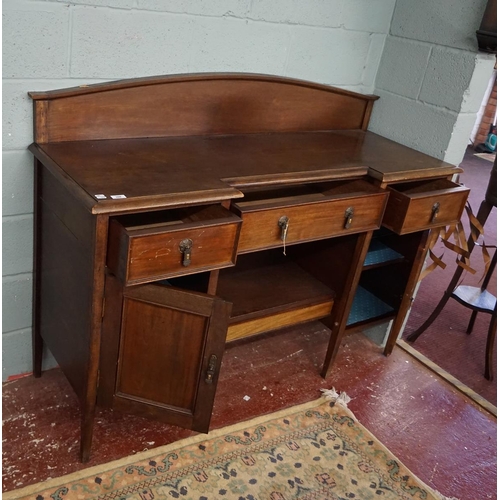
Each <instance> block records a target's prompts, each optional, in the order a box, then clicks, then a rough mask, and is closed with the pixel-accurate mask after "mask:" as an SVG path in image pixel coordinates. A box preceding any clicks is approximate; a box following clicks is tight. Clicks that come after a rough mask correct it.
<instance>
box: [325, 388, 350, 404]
mask: <svg viewBox="0 0 500 500" xmlns="http://www.w3.org/2000/svg"><path fill="white" fill-rule="evenodd" d="M321 392H322V393H323V396H324V397H325V398H326V399H327V401H333V402H335V403H338V404H339V405H341V406H343V407H345V408H347V405H348V404H349V401H351V398H350V397H349V396H348V395H347V394H346V393H345V392H344V391H342V392H341V393H340V394H339V393H338V392H337V391H336V390H335V387H332V388H331V389H321Z"/></svg>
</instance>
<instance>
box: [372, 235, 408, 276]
mask: <svg viewBox="0 0 500 500" xmlns="http://www.w3.org/2000/svg"><path fill="white" fill-rule="evenodd" d="M402 261H404V256H403V255H401V254H400V253H399V252H396V251H395V250H393V249H392V248H390V247H388V246H387V245H384V243H382V242H381V241H380V240H372V241H371V243H370V248H369V249H368V253H367V254H366V258H365V262H364V264H363V269H364V270H366V269H373V268H374V267H379V266H383V265H386V264H391V263H394V262H402Z"/></svg>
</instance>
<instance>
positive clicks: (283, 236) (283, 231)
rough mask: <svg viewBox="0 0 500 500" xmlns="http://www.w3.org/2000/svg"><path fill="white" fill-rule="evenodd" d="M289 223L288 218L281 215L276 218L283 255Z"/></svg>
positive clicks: (284, 253)
mask: <svg viewBox="0 0 500 500" xmlns="http://www.w3.org/2000/svg"><path fill="white" fill-rule="evenodd" d="M289 223H290V219H289V218H288V217H287V216H286V215H283V216H282V217H280V218H279V220H278V226H279V227H280V228H281V241H282V242H283V255H286V237H287V234H288V224H289Z"/></svg>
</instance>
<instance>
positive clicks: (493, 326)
mask: <svg viewBox="0 0 500 500" xmlns="http://www.w3.org/2000/svg"><path fill="white" fill-rule="evenodd" d="M496 336H497V308H496V307H495V310H494V311H493V314H492V316H491V321H490V327H489V329H488V339H487V341H486V359H485V367H484V376H485V378H487V379H488V380H493V347H494V345H495V339H496Z"/></svg>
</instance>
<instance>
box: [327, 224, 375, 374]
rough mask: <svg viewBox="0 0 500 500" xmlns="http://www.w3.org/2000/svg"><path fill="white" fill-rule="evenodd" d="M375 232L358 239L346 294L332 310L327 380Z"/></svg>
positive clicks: (360, 236)
mask: <svg viewBox="0 0 500 500" xmlns="http://www.w3.org/2000/svg"><path fill="white" fill-rule="evenodd" d="M372 235H373V231H369V232H367V233H364V234H361V235H359V237H358V241H357V243H356V248H355V250H354V255H353V258H352V261H351V267H350V270H349V274H348V276H347V279H346V283H345V285H344V290H345V291H344V293H343V294H342V295H341V297H339V298H338V300H336V301H335V303H334V305H333V309H332V326H331V330H332V333H331V336H330V342H329V343H328V349H327V352H326V356H325V362H324V363H323V368H322V370H321V376H322V377H323V378H326V377H327V375H328V372H329V371H330V369H331V367H332V365H333V362H334V361H335V358H336V356H337V353H338V351H339V347H340V343H341V341H342V338H343V336H344V333H345V328H346V325H347V320H348V318H349V312H350V310H351V306H352V302H353V300H354V295H355V293H356V289H357V287H358V283H359V278H360V276H361V271H362V270H363V262H364V260H365V257H366V253H367V252H368V247H369V246H370V241H371V239H372Z"/></svg>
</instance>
